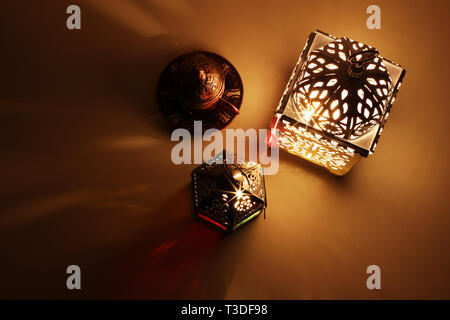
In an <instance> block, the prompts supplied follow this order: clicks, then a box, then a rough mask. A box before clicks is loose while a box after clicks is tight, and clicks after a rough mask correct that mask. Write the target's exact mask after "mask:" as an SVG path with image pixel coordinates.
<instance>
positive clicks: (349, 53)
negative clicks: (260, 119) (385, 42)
mask: <svg viewBox="0 0 450 320" xmlns="http://www.w3.org/2000/svg"><path fill="white" fill-rule="evenodd" d="M404 75H405V70H404V69H402V68H401V67H400V66H399V65H397V64H395V63H393V62H391V61H389V60H387V59H385V58H383V57H381V56H380V55H379V53H378V51H377V50H376V49H375V48H373V47H371V46H368V45H366V44H363V43H360V42H357V41H354V40H351V39H348V38H345V37H344V38H336V37H333V36H331V35H328V34H325V33H323V32H321V31H316V32H313V33H311V35H310V36H309V38H308V40H307V43H306V45H305V48H304V49H303V51H302V53H301V55H300V58H299V60H298V62H297V65H296V66H295V68H294V71H293V73H292V76H291V78H290V80H289V82H288V84H287V87H286V89H285V92H284V94H283V96H282V98H281V101H280V103H279V105H278V108H277V110H276V112H275V114H274V117H273V119H272V123H271V132H272V135H271V137H270V141H269V142H271V143H273V141H274V140H275V136H276V133H278V135H279V136H278V143H279V146H280V147H281V148H282V149H285V150H287V151H288V152H290V153H293V154H295V155H298V156H300V157H302V158H305V159H307V160H309V161H311V162H313V163H315V164H317V165H320V166H322V167H325V168H326V169H328V170H329V171H330V172H331V173H333V174H335V175H344V174H346V173H347V172H348V171H349V170H350V169H351V168H352V167H353V166H354V165H355V164H356V163H357V162H358V161H359V160H360V159H361V157H367V156H368V155H369V154H371V153H373V152H374V149H375V146H376V144H377V142H378V140H379V138H380V135H381V132H382V130H383V127H384V125H385V123H386V119H387V118H388V116H389V112H390V110H391V107H392V103H393V102H394V100H395V96H396V94H397V92H398V89H399V88H400V84H401V81H402V79H403V77H404ZM277 131H278V132H277Z"/></svg>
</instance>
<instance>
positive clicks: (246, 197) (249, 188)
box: [192, 150, 267, 231]
mask: <svg viewBox="0 0 450 320" xmlns="http://www.w3.org/2000/svg"><path fill="white" fill-rule="evenodd" d="M192 188H193V197H194V211H195V214H196V215H197V216H198V217H199V218H201V219H203V220H206V221H208V222H210V223H212V224H214V225H216V226H218V227H219V228H221V229H223V230H225V231H234V230H236V229H237V228H239V227H241V226H242V225H243V224H245V223H246V222H248V221H250V220H252V219H254V218H256V217H257V216H258V215H259V214H260V213H261V211H263V210H265V208H266V205H267V202H266V190H265V182H264V174H263V169H262V168H261V166H260V165H259V164H257V163H254V162H243V161H240V159H237V157H236V156H235V155H233V154H230V153H227V152H226V151H225V150H224V151H223V152H222V153H220V154H218V155H216V156H215V157H214V158H212V159H211V160H209V161H207V162H206V163H204V164H202V165H201V166H199V167H197V168H195V169H194V171H193V172H192Z"/></svg>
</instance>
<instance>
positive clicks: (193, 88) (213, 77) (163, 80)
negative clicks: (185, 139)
mask: <svg viewBox="0 0 450 320" xmlns="http://www.w3.org/2000/svg"><path fill="white" fill-rule="evenodd" d="M243 90H244V88H243V86H242V80H241V77H240V76H239V73H238V72H237V70H236V69H235V68H234V66H233V65H232V64H231V63H230V62H229V61H228V60H226V59H225V58H224V57H222V56H219V55H217V54H215V53H212V52H206V51H196V52H191V53H186V54H184V55H181V56H179V57H178V58H176V59H175V60H173V61H172V62H170V63H169V65H168V66H167V67H166V68H165V69H164V70H163V72H162V73H161V76H160V78H159V80H158V86H157V99H158V103H159V107H160V109H161V112H162V114H163V116H164V117H165V118H166V120H167V122H168V123H169V124H170V125H171V126H172V127H173V128H185V129H188V130H190V131H193V130H194V121H202V129H203V131H206V130H208V129H210V128H216V129H222V128H224V127H226V126H227V125H228V124H229V123H230V122H231V121H232V120H233V119H234V117H235V116H236V115H237V114H239V109H240V107H241V103H242V95H243Z"/></svg>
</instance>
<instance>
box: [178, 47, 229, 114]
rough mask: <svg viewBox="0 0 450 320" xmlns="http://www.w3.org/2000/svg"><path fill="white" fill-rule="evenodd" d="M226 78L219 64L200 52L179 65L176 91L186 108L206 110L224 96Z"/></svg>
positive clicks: (189, 56)
mask: <svg viewBox="0 0 450 320" xmlns="http://www.w3.org/2000/svg"><path fill="white" fill-rule="evenodd" d="M224 89H225V77H224V75H223V71H222V69H221V68H220V66H219V64H218V63H217V62H216V61H214V60H213V59H211V58H208V57H207V56H206V55H205V54H203V53H201V52H199V53H194V54H192V55H188V56H186V57H185V58H184V59H183V60H182V61H181V62H180V65H179V69H178V72H177V74H176V78H175V91H176V94H177V96H178V98H179V99H180V101H181V102H182V103H183V105H184V106H185V107H186V108H191V109H194V110H205V109H208V108H210V107H211V106H213V105H214V104H215V103H216V102H217V101H218V100H219V99H220V98H221V97H222V95H223V91H224Z"/></svg>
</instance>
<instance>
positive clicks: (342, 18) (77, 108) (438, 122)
mask: <svg viewBox="0 0 450 320" xmlns="http://www.w3.org/2000/svg"><path fill="white" fill-rule="evenodd" d="M76 2H77V4H78V5H79V6H80V8H81V13H82V14H81V19H82V20H81V21H82V22H81V23H82V27H81V30H73V31H70V30H68V29H67V28H66V19H67V17H68V14H66V8H67V6H69V5H70V4H72V2H71V1H39V3H38V1H36V2H35V1H12V0H9V1H2V4H0V8H1V10H0V24H1V36H0V39H1V43H2V46H1V47H2V50H1V52H0V57H1V61H2V63H1V65H2V67H1V77H0V78H1V89H0V119H1V120H2V121H1V122H2V123H1V126H0V132H1V134H0V139H1V146H2V147H1V151H0V152H1V159H2V166H1V169H0V170H1V174H0V177H1V184H0V188H1V195H2V201H1V205H0V206H1V209H0V278H1V279H0V288H1V290H0V297H1V298H44V299H46V298H68V299H73V298H87V299H91V298H123V299H129V298H143V299H151V298H194V299H206V298H211V299H223V298H224V299H409V298H424V299H428V298H447V299H448V298H450V256H449V249H448V245H449V244H450V232H449V230H450V216H449V213H450V208H449V201H448V190H449V187H450V185H449V164H448V158H449V143H448V137H447V134H448V119H449V116H450V111H449V110H450V109H449V108H448V101H449V99H448V96H447V95H448V93H449V92H448V88H449V79H450V78H449V76H448V74H449V66H448V50H449V48H450V47H449V44H448V38H449V22H448V21H449V17H448V14H449V2H448V1H435V2H432V4H433V5H430V2H429V1H377V3H378V4H379V6H380V8H381V29H380V30H369V29H368V28H367V27H366V19H367V17H368V14H367V13H366V8H367V6H369V5H370V4H371V3H369V2H367V1H339V2H338V1H234V0H233V1H180V0H173V1H144V0H128V1H119V0H114V1H111V0H95V1H91V0H89V1H88V0H79V1H76ZM316 29H319V30H323V31H325V32H328V33H330V34H333V35H336V36H347V37H349V38H352V39H355V40H358V41H361V42H363V43H367V44H370V45H372V46H374V47H376V48H378V49H379V50H380V53H381V54H382V55H383V56H384V57H386V58H388V59H391V60H393V61H395V62H397V63H400V64H401V65H402V66H403V67H404V68H405V69H406V70H407V72H406V76H405V79H404V82H403V85H402V88H401V89H400V91H399V94H398V96H397V100H396V102H395V103H394V106H393V109H392V112H391V116H390V118H389V121H388V122H387V125H386V128H385V130H384V131H383V135H382V137H381V139H380V143H379V144H378V146H377V149H376V153H375V154H374V155H372V156H369V157H368V158H367V159H363V160H362V161H361V162H360V163H359V164H358V165H357V166H356V167H355V168H353V169H352V171H351V172H350V173H349V174H347V175H346V176H343V177H335V176H332V175H330V174H329V173H327V172H326V171H324V170H322V169H321V168H319V167H317V166H315V165H313V164H310V163H309V162H307V161H305V160H303V159H300V158H297V157H295V156H292V155H290V154H287V153H286V152H284V151H281V152H280V166H279V171H278V173H277V174H275V175H271V176H267V177H266V188H267V197H268V208H267V217H266V219H264V218H263V217H262V216H261V217H259V218H258V219H256V220H255V221H254V222H252V223H250V224H248V225H246V226H244V227H243V228H242V229H240V230H239V231H238V232H236V233H234V234H230V235H228V234H224V233H222V232H220V231H218V230H216V229H214V228H212V227H210V226H209V225H208V224H206V223H204V222H202V221H199V220H197V219H195V218H194V217H193V215H192V199H191V189H190V173H191V171H192V169H193V168H194V167H195V165H175V164H173V163H172V161H171V150H172V148H173V147H174V145H175V144H176V142H172V141H170V134H171V131H170V130H169V129H168V127H167V126H166V124H165V122H164V120H163V118H162V116H161V114H160V112H159V110H158V106H157V104H156V99H155V86H156V83H157V79H158V76H159V75H160V73H161V71H162V70H163V68H164V67H165V66H166V65H167V63H168V62H169V61H171V60H172V59H173V58H175V57H176V56H178V55H179V54H182V53H185V52H187V51H190V50H207V51H212V52H215V53H218V54H220V55H222V56H224V57H226V58H227V59H228V60H229V61H231V63H232V64H233V65H234V66H235V67H236V68H237V70H238V71H239V73H240V75H241V77H242V80H243V84H244V99H243V103H242V108H241V113H240V115H238V116H237V117H236V118H235V119H234V120H233V122H232V123H231V124H230V125H229V127H228V128H232V129H236V128H243V129H248V128H256V129H258V128H267V127H268V125H269V123H270V120H271V116H272V114H273V112H274V110H275V108H276V106H277V104H278V102H279V99H280V97H281V94H282V92H283V90H284V87H285V85H286V83H287V80H288V78H289V76H290V73H291V71H292V69H293V67H294V65H295V63H296V60H297V58H298V55H299V54H300V51H301V49H302V48H303V45H304V43H305V41H306V39H307V37H308V35H309V33H310V32H312V31H314V30H316ZM73 264H75V265H78V266H80V268H81V270H82V273H81V274H82V290H72V291H70V290H68V289H67V288H66V278H67V274H66V268H67V266H69V265H73ZM369 265H378V266H380V268H381V283H382V289H381V290H368V288H367V287H366V279H367V277H368V275H367V273H366V268H367V267H368V266H369Z"/></svg>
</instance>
